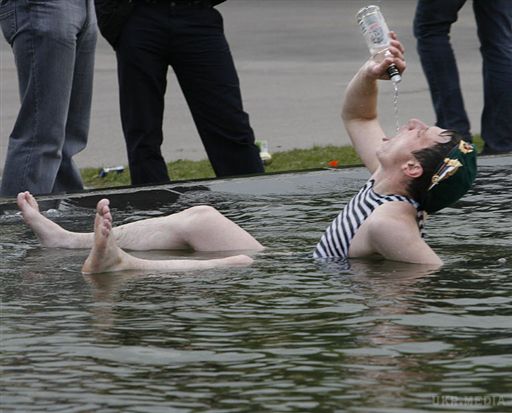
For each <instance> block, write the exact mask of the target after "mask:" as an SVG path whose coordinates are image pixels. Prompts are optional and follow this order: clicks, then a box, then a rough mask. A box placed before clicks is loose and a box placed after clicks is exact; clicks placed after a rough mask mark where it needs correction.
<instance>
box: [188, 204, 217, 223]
mask: <svg viewBox="0 0 512 413" xmlns="http://www.w3.org/2000/svg"><path fill="white" fill-rule="evenodd" d="M186 212H187V219H189V220H190V221H192V222H202V223H204V222H209V221H210V220H212V219H216V218H218V217H219V216H221V213H220V212H219V211H217V210H216V209H215V208H214V207H212V206H210V205H198V206H193V207H191V208H189V209H187V210H186Z"/></svg>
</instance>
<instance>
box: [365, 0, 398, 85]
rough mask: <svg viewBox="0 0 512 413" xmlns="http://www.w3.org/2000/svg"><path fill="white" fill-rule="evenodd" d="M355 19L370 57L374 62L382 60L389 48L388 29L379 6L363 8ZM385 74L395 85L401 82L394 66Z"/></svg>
mask: <svg viewBox="0 0 512 413" xmlns="http://www.w3.org/2000/svg"><path fill="white" fill-rule="evenodd" d="M356 19H357V23H358V24H359V27H360V28H361V31H362V32H363V36H364V38H365V40H366V44H367V46H368V49H369V50H370V54H371V55H372V57H373V58H374V59H375V60H376V61H382V60H384V58H385V57H386V52H388V49H389V46H390V41H389V28H388V25H387V24H386V21H385V20H384V16H383V15H382V13H381V11H380V8H379V6H366V7H363V8H362V9H361V10H359V11H358V12H357V14H356ZM388 53H389V52H388ZM387 73H388V75H389V77H390V79H391V80H392V81H393V82H395V83H398V82H400V81H401V80H402V77H401V76H400V72H399V71H398V69H397V67H396V66H395V65H394V64H392V65H390V66H389V67H388V69H387Z"/></svg>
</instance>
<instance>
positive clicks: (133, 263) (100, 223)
mask: <svg viewBox="0 0 512 413" xmlns="http://www.w3.org/2000/svg"><path fill="white" fill-rule="evenodd" d="M251 262H252V259H251V258H250V257H248V256H245V255H237V256H233V257H228V258H221V259H212V260H144V259H141V258H137V257H134V256H132V255H130V254H127V253H126V252H124V251H123V250H121V249H120V248H119V247H118V246H117V243H116V240H115V237H113V236H112V215H111V213H110V208H109V206H108V200H107V199H102V200H101V201H99V202H98V205H97V207H96V218H95V220H94V245H93V247H92V249H91V252H90V254H89V256H88V257H87V259H86V260H85V263H84V265H83V267H82V272H83V273H86V274H92V273H101V272H113V271H121V270H148V271H150V270H156V271H187V270H198V269H208V268H216V267H228V266H245V265H249V264H250V263H251Z"/></svg>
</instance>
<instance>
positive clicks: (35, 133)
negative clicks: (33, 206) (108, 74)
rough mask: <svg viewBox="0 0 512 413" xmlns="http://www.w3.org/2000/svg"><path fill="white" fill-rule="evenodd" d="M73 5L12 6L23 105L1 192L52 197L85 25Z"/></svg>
mask: <svg viewBox="0 0 512 413" xmlns="http://www.w3.org/2000/svg"><path fill="white" fill-rule="evenodd" d="M71 3H74V2H67V1H44V2H43V1H41V2H29V1H28V0H20V1H16V2H9V3H7V4H9V5H11V7H13V8H15V12H14V13H13V15H12V17H11V19H13V21H12V22H7V21H2V26H4V24H11V25H12V26H11V27H15V28H16V33H15V35H14V36H12V37H11V38H10V40H11V45H12V48H13V52H14V57H15V62H16V68H17V71H18V81H19V90H20V98H21V107H20V110H19V113H18V117H17V119H16V123H15V125H14V129H13V131H12V133H11V136H10V138H9V146H8V149H7V157H6V163H5V167H4V173H3V178H2V188H1V194H2V195H4V196H14V195H16V194H17V193H18V192H19V191H22V190H29V191H31V192H33V193H35V194H46V193H51V192H52V190H53V187H54V184H55V178H56V176H57V173H58V170H59V168H60V165H61V160H62V148H63V144H64V137H65V128H66V121H67V116H68V110H69V101H70V96H71V85H72V82H73V71H74V63H75V51H76V37H77V34H78V30H79V27H81V22H80V21H79V20H77V17H78V18H79V16H77V15H76V14H75V13H73V12H72V11H71V8H72V7H71Z"/></svg>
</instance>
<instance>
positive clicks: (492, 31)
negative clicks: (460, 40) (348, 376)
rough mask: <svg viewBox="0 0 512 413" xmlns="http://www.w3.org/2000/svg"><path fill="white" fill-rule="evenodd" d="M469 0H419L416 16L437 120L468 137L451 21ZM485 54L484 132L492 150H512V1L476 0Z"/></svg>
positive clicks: (483, 68) (481, 42) (488, 145)
mask: <svg viewBox="0 0 512 413" xmlns="http://www.w3.org/2000/svg"><path fill="white" fill-rule="evenodd" d="M465 2H466V0H449V1H448V0H419V1H418V6H417V9H416V16H415V19H414V34H415V36H416V38H417V40H418V53H419V55H420V59H421V64H422V66H423V70H424V72H425V75H426V77H427V81H428V84H429V87H430V93H431V96H432V101H433V104H434V110H435V113H436V117H437V125H438V126H439V127H442V128H446V129H454V130H457V131H458V132H460V133H462V134H463V135H464V136H466V138H470V136H471V135H470V124H469V119H468V117H467V114H466V111H465V108H464V103H463V98H462V92H461V89H460V82H459V73H458V70H457V63H456V60H455V55H454V52H453V49H452V47H451V44H450V39H449V33H450V28H451V25H452V23H454V22H455V21H457V14H458V12H459V10H460V9H461V7H462V6H463V5H464V3H465ZM473 9H474V13H475V18H476V22H477V26H478V37H479V39H480V45H481V47H480V52H481V54H482V59H483V67H482V72H483V83H484V107H483V111H482V122H481V126H482V131H481V133H482V138H483V139H484V141H485V149H484V150H486V151H488V152H489V153H496V152H507V151H512V1H511V0H473Z"/></svg>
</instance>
